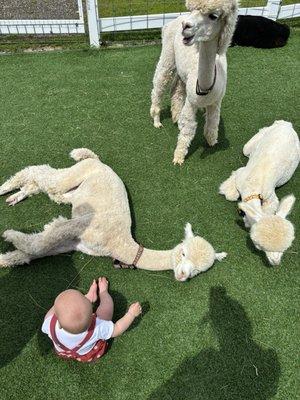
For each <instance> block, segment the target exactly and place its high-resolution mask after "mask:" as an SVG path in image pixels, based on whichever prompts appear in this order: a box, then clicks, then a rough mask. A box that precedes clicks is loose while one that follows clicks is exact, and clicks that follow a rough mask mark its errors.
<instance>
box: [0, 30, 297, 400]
mask: <svg viewBox="0 0 300 400" xmlns="http://www.w3.org/2000/svg"><path fill="white" fill-rule="evenodd" d="M299 45H300V34H299V33H296V32H295V31H294V32H292V35H291V38H290V41H289V43H288V45H287V46H286V47H284V48H281V49H274V50H257V49H253V48H240V47H234V48H230V49H229V51H228V69H229V71H228V72H229V76H228V89H227V93H226V96H225V98H224V102H223V106H222V119H221V123H220V138H219V144H218V145H217V146H216V147H214V148H213V149H209V148H207V146H206V144H205V141H204V139H203V136H202V134H201V132H202V130H203V117H202V116H201V113H200V114H199V128H198V134H197V136H196V138H195V140H194V142H193V144H192V146H191V149H190V152H189V156H188V158H187V159H186V162H185V164H184V166H183V167H178V166H177V167H175V166H173V165H172V156H173V151H174V148H175V145H176V138H177V133H178V129H177V127H176V126H174V125H173V124H172V122H171V119H170V111H169V99H166V102H165V105H164V111H163V121H162V122H163V124H164V127H163V128H162V129H160V130H156V129H155V128H154V127H153V126H152V123H151V121H150V118H149V107H150V90H151V81H152V76H153V72H154V68H155V64H156V62H157V60H158V57H159V54H160V47H159V46H150V47H144V48H133V49H132V48H127V49H118V50H101V51H71V52H57V53H44V54H19V55H9V56H2V57H0V71H1V75H0V76H1V91H0V107H1V108H0V122H1V123H0V127H1V136H0V144H1V146H0V154H1V158H0V160H1V170H0V179H1V182H3V181H4V180H6V179H7V178H8V177H9V176H10V175H11V174H14V173H15V172H16V171H18V170H19V169H21V168H23V167H25V166H27V165H32V164H43V163H50V164H51V165H52V166H54V167H65V166H69V165H72V161H71V160H70V159H69V158H68V153H69V152H70V150H72V149H73V148H76V147H83V146H84V147H88V148H90V149H92V150H93V151H94V152H96V153H97V154H99V155H100V156H101V159H102V160H103V161H104V162H105V163H107V164H108V165H110V166H112V167H113V169H114V170H115V171H116V172H117V173H118V174H119V176H120V177H121V178H122V179H123V180H124V182H125V184H126V186H127V188H128V191H129V194H130V198H131V202H132V208H133V210H132V215H133V219H134V225H135V228H134V235H135V237H136V239H137V240H138V241H139V242H141V243H143V244H144V245H145V246H147V247H151V248H155V249H158V248H171V247H173V246H175V245H176V244H177V243H178V242H179V241H180V240H181V239H182V237H183V228H184V225H185V223H186V222H187V221H189V222H191V223H192V225H193V228H194V230H195V232H196V233H199V234H200V235H203V236H204V237H205V238H206V239H207V240H209V241H210V242H211V243H212V244H213V246H214V247H215V248H216V249H217V250H218V251H226V252H228V258H227V259H226V260H224V262H222V263H216V264H215V266H214V267H213V268H212V269H211V270H209V271H208V272H207V273H204V274H202V275H200V276H198V277H196V278H194V279H192V280H191V281H189V282H186V283H179V282H177V281H175V279H174V277H173V273H172V272H171V271H167V272H157V273H155V272H149V271H139V270H137V271H135V270H129V271H128V270H127V271H126V270H123V271H118V270H114V269H113V268H112V262H111V260H109V259H104V258H94V257H91V256H88V255H83V254H80V253H77V254H67V255H61V256H56V257H51V258H45V259H41V260H37V261H35V262H32V264H31V265H29V266H24V267H17V268H11V269H3V270H1V271H0V306H1V314H0V352H1V354H0V367H1V371H0V398H1V399H10V400H11V399H18V400H20V399H55V400H57V399H64V400H69V399H70V400H71V399H72V400H74V399H89V400H90V399H99V400H133V399H135V400H146V399H149V400H196V399H199V400H267V399H277V400H279V399H280V400H295V399H296V398H297V393H298V394H299V386H298V387H297V386H296V378H297V361H298V358H299V315H298V309H299V232H297V238H296V240H295V241H294V244H293V246H292V247H291V248H290V249H289V250H288V251H287V252H286V254H285V255H284V257H283V261H282V265H281V266H280V267H278V268H272V267H270V266H269V265H268V264H267V263H266V261H265V258H264V256H263V254H262V253H260V252H258V251H256V250H255V249H254V247H253V245H252V243H251V241H250V240H249V234H248V232H247V231H246V230H245V229H244V227H243V225H242V223H241V220H240V218H239V217H238V215H237V211H236V204H235V203H230V202H228V201H226V200H225V198H224V197H221V196H220V195H218V186H219V185H220V183H221V182H222V181H223V180H224V179H226V178H227V177H228V176H229V174H230V173H231V171H232V170H233V169H237V168H238V167H240V166H242V165H244V164H245V163H246V158H245V157H244V156H243V155H242V147H243V145H244V143H245V142H246V141H247V140H248V139H249V138H250V137H251V136H252V135H253V134H255V133H256V132H257V131H258V129H259V128H261V127H264V126H267V125H270V124H272V123H273V121H274V120H275V119H286V120H289V121H292V122H293V124H294V126H295V128H296V129H298V131H299V130H300V125H299V118H297V117H299V90H298V89H299V87H298V86H297V76H298V73H297V71H299V62H298V61H297V59H296V53H297V51H298V49H299ZM291 192H293V193H295V195H296V196H297V197H298V200H297V202H296V205H295V208H294V210H293V212H292V213H291V215H290V219H291V221H293V222H294V224H295V225H296V226H297V228H298V231H299V227H300V223H299V211H300V196H299V194H300V192H299V171H298V172H296V173H295V175H294V176H293V178H292V179H291V180H290V181H289V182H288V183H287V184H286V185H285V186H284V187H282V188H280V189H278V190H277V193H278V195H279V197H280V198H281V197H282V196H284V195H286V194H288V193H291ZM0 212H1V219H0V231H1V232H3V231H4V230H5V229H7V228H14V229H20V230H24V231H26V232H33V231H37V230H39V229H41V228H42V226H43V224H45V223H47V222H48V221H50V220H51V219H52V218H54V217H57V216H58V215H60V214H61V215H64V216H69V215H70V209H69V207H68V206H62V205H57V204H55V203H53V202H51V201H50V200H49V199H48V198H47V197H46V196H45V195H42V194H40V195H37V196H34V197H31V198H29V199H27V200H25V201H24V202H22V203H20V204H17V205H16V206H15V207H13V208H9V207H8V206H7V205H6V204H5V198H1V199H0ZM0 247H1V249H0V250H1V251H2V252H5V251H7V250H8V249H10V245H9V244H7V243H5V242H4V241H3V240H1V241H0ZM100 275H105V276H107V277H108V279H109V280H110V282H111V286H110V287H111V293H112V295H113V298H114V300H115V309H116V318H118V317H120V316H121V315H122V313H124V311H125V310H126V307H127V306H128V305H129V304H130V303H131V302H133V301H140V302H142V304H143V307H144V315H143V316H142V318H140V319H139V320H138V321H137V322H136V324H135V325H134V327H133V328H132V329H130V330H129V331H128V332H127V333H126V334H124V335H123V336H121V337H120V338H118V339H115V340H114V341H113V343H112V345H111V348H110V350H109V351H108V353H107V355H106V356H105V357H104V358H103V359H101V360H100V361H99V362H97V363H95V364H93V365H86V364H79V363H76V362H64V361H62V360H59V359H57V358H56V356H55V355H54V354H53V352H52V350H51V344H50V342H49V340H48V339H47V337H46V336H45V335H43V334H42V333H41V332H40V327H41V324H42V320H43V316H44V314H45V312H46V310H47V309H48V308H50V307H51V305H52V302H53V300H54V298H55V296H56V295H57V294H58V293H59V292H60V291H62V290H64V289H66V288H68V287H76V288H80V289H81V290H83V291H84V290H87V289H88V287H89V284H90V283H91V281H92V279H93V278H94V277H98V276H100Z"/></svg>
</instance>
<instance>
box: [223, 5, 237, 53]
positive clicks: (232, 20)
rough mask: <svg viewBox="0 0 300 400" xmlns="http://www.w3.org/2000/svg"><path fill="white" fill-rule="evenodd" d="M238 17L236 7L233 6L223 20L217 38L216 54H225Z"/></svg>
mask: <svg viewBox="0 0 300 400" xmlns="http://www.w3.org/2000/svg"><path fill="white" fill-rule="evenodd" d="M237 16H238V5H237V3H236V4H233V5H232V8H231V12H230V13H229V14H228V15H226V16H225V18H224V22H223V23H224V26H223V29H222V31H221V34H220V37H219V46H218V54H220V55H221V54H225V53H226V51H227V48H228V46H229V45H230V43H231V39H232V35H233V34H234V30H235V25H236V21H237Z"/></svg>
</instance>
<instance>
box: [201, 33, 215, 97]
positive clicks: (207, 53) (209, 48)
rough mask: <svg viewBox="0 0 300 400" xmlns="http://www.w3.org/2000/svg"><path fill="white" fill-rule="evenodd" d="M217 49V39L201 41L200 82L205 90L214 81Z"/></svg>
mask: <svg viewBox="0 0 300 400" xmlns="http://www.w3.org/2000/svg"><path fill="white" fill-rule="evenodd" d="M217 49H218V40H217V39H213V40H210V41H208V42H200V43H199V63H198V84H199V87H200V89H201V90H203V91H205V90H207V89H209V88H210V87H211V86H212V84H213V82H214V79H215V65H216V55H217Z"/></svg>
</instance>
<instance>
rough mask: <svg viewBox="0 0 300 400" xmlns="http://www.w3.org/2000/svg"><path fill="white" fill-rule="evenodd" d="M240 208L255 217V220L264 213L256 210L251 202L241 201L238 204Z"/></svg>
mask: <svg viewBox="0 0 300 400" xmlns="http://www.w3.org/2000/svg"><path fill="white" fill-rule="evenodd" d="M238 207H239V209H240V210H242V211H244V213H245V214H246V215H247V217H249V218H251V219H253V220H254V221H255V222H257V221H259V220H260V219H261V217H262V214H261V213H260V212H259V211H257V210H255V209H254V208H253V207H251V206H249V204H247V203H244V202H241V203H239V205H238Z"/></svg>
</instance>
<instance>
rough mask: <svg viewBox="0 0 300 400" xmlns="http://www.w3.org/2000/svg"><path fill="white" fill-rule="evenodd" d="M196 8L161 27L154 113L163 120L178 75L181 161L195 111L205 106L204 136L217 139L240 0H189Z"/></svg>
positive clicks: (175, 114) (175, 101) (175, 107)
mask: <svg viewBox="0 0 300 400" xmlns="http://www.w3.org/2000/svg"><path fill="white" fill-rule="evenodd" d="M186 6H187V7H188V9H189V10H191V13H190V14H189V15H188V16H180V17H178V18H177V19H176V20H174V21H172V22H170V23H169V24H167V25H166V26H165V27H164V28H163V31H162V51H161V55H160V59H159V61H158V64H157V67H156V71H155V74H154V78H153V90H152V94H151V98H152V104H151V109H150V114H151V116H152V118H153V120H154V126H155V127H156V128H159V127H161V126H162V124H161V122H160V111H161V100H162V96H163V92H164V90H165V88H166V85H167V83H168V82H169V80H170V79H171V78H172V76H174V75H175V78H174V82H173V87H172V94H171V112H172V119H173V121H174V122H178V126H179V130H180V133H179V136H178V142H177V147H176V150H175V153H174V159H173V163H174V164H182V163H183V162H184V158H185V156H186V154H187V153H188V147H189V146H190V144H191V141H192V140H193V138H194V136H195V133H196V128H197V121H196V113H197V110H198V109H199V108H205V110H206V114H205V119H206V121H205V126H204V136H205V138H206V140H207V143H208V144H209V145H210V146H214V145H215V144H216V143H217V140H218V127H219V121H220V110H221V102H222V99H223V97H224V94H225V90H226V81H227V60H226V51H227V48H228V46H229V44H230V41H231V37H232V35H233V33H234V29H235V24H236V19H237V14H238V2H237V0H187V1H186Z"/></svg>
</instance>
